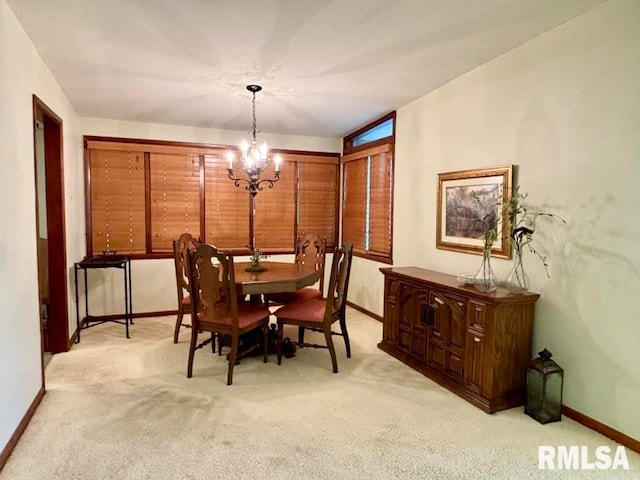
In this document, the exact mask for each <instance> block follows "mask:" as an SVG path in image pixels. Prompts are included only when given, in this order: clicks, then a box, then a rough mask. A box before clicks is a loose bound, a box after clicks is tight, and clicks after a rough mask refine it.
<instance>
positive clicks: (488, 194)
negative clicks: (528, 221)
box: [436, 165, 513, 258]
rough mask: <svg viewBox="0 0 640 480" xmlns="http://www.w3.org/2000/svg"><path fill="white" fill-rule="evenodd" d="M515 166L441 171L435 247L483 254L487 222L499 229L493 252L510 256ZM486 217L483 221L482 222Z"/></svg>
mask: <svg viewBox="0 0 640 480" xmlns="http://www.w3.org/2000/svg"><path fill="white" fill-rule="evenodd" d="M512 176H513V166H512V165H507V166H503V167H492V168H483V169H477V170H462V171H458V172H448V173H439V174H438V199H437V212H436V248H439V249H442V250H454V251H457V252H466V253H475V254H478V255H482V246H483V240H484V228H485V227H484V225H487V224H488V225H491V226H493V227H494V228H496V230H497V232H498V239H497V240H496V242H495V243H494V244H493V247H492V249H491V255H492V256H494V257H501V258H510V257H511V247H510V245H509V240H508V238H507V237H508V235H504V234H503V232H509V217H508V215H507V212H506V209H505V208H502V206H503V205H506V204H507V202H508V201H509V198H510V196H511V186H512ZM483 220H484V224H483Z"/></svg>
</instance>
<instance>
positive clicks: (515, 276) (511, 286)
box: [504, 250, 529, 293]
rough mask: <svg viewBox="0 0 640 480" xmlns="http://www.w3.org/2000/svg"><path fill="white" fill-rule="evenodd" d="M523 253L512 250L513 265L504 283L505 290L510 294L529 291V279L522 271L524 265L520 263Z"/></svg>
mask: <svg viewBox="0 0 640 480" xmlns="http://www.w3.org/2000/svg"><path fill="white" fill-rule="evenodd" d="M523 253H524V252H522V251H521V250H514V253H513V265H512V267H511V271H510V272H509V274H508V275H507V278H506V280H505V282H504V286H505V288H506V289H507V290H510V291H511V292H516V293H517V292H524V291H526V290H529V277H528V276H527V274H526V272H525V271H524V264H523V263H522V254H523Z"/></svg>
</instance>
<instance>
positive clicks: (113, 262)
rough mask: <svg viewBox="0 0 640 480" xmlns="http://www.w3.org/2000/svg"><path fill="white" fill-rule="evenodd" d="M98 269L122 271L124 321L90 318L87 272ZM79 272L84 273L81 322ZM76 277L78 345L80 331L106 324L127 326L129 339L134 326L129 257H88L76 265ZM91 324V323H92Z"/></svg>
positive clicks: (110, 255) (126, 331)
mask: <svg viewBox="0 0 640 480" xmlns="http://www.w3.org/2000/svg"><path fill="white" fill-rule="evenodd" d="M96 268H117V269H120V270H122V272H123V277H124V320H120V319H119V318H104V317H91V316H89V295H88V292H87V270H92V269H96ZM78 270H83V271H84V314H85V317H84V318H83V321H82V323H81V322H80V309H79V307H78ZM74 277H75V282H76V329H77V332H78V336H77V338H76V343H80V330H82V329H85V328H89V327H94V326H96V325H100V324H103V323H105V322H113V323H119V324H121V325H124V326H125V335H126V337H127V338H130V337H129V324H133V307H132V301H131V259H130V258H129V257H128V256H127V255H112V254H105V255H95V256H93V257H86V258H85V259H83V260H82V261H80V262H77V263H75V264H74ZM90 322H91V323H90Z"/></svg>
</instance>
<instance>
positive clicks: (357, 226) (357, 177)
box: [342, 157, 367, 253]
mask: <svg viewBox="0 0 640 480" xmlns="http://www.w3.org/2000/svg"><path fill="white" fill-rule="evenodd" d="M366 213H367V158H366V157H365V158H359V159H355V160H352V161H350V162H348V163H345V164H344V196H343V206H342V238H343V240H345V241H349V242H351V243H353V249H354V251H359V252H361V253H363V252H365V235H366V232H365V230H366Z"/></svg>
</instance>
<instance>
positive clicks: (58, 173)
mask: <svg viewBox="0 0 640 480" xmlns="http://www.w3.org/2000/svg"><path fill="white" fill-rule="evenodd" d="M39 113H41V114H42V123H43V124H44V152H45V177H46V179H45V182H46V183H45V184H46V202H47V247H48V251H49V255H48V267H49V269H48V270H49V320H48V334H49V338H48V340H49V348H50V350H51V352H52V353H59V352H66V351H68V350H69V306H68V299H67V243H66V237H65V216H64V212H65V208H64V162H63V159H64V157H63V143H62V138H63V137H62V119H61V118H60V117H59V116H58V115H56V114H55V113H54V112H53V110H51V109H50V108H49V107H48V106H47V105H46V104H45V103H44V102H43V101H42V100H40V99H39V98H38V97H37V96H36V95H33V145H34V152H33V154H34V155H33V156H34V168H36V169H37V163H36V162H37V159H36V120H37V118H38V114H39ZM34 171H36V170H34ZM37 197H38V187H37V180H36V199H35V201H36V232H38V198H37ZM41 333H42V334H44V333H43V332H42V327H41ZM43 346H44V343H43ZM43 375H44V369H43Z"/></svg>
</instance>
